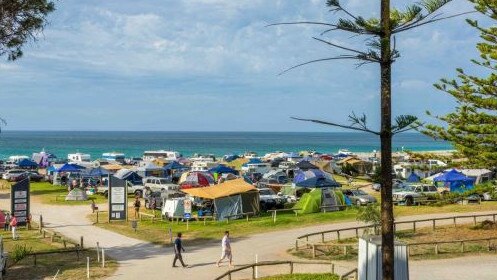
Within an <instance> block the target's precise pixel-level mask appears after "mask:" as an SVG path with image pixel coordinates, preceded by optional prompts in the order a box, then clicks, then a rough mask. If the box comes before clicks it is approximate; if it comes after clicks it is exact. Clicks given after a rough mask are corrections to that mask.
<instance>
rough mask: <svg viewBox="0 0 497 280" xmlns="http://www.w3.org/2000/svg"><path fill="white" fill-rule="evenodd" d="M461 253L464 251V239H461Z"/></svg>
mask: <svg viewBox="0 0 497 280" xmlns="http://www.w3.org/2000/svg"><path fill="white" fill-rule="evenodd" d="M461 253H464V241H461Z"/></svg>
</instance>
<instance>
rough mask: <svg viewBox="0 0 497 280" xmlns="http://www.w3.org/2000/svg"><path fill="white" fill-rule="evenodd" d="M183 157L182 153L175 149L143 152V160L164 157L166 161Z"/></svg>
mask: <svg viewBox="0 0 497 280" xmlns="http://www.w3.org/2000/svg"><path fill="white" fill-rule="evenodd" d="M180 158H181V154H180V153H178V152H174V151H165V150H158V151H145V152H144V153H143V161H154V160H156V159H162V160H165V161H178V160H179V159H180Z"/></svg>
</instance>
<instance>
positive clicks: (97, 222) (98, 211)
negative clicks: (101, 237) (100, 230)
mask: <svg viewBox="0 0 497 280" xmlns="http://www.w3.org/2000/svg"><path fill="white" fill-rule="evenodd" d="M98 212H99V211H98V210H97V224H98Z"/></svg>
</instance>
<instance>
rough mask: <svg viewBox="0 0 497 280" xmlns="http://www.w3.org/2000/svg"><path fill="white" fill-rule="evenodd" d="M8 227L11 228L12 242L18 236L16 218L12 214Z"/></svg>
mask: <svg viewBox="0 0 497 280" xmlns="http://www.w3.org/2000/svg"><path fill="white" fill-rule="evenodd" d="M10 227H11V228H12V240H17V239H19V235H17V218H16V216H15V215H14V213H12V218H11V219H10Z"/></svg>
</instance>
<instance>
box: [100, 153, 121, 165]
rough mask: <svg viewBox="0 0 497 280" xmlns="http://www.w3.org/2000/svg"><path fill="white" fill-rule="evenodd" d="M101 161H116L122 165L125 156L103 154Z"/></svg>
mask: <svg viewBox="0 0 497 280" xmlns="http://www.w3.org/2000/svg"><path fill="white" fill-rule="evenodd" d="M102 159H104V160H108V161H116V162H120V163H124V159H125V156H124V154H123V153H116V152H112V153H103V154H102Z"/></svg>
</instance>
